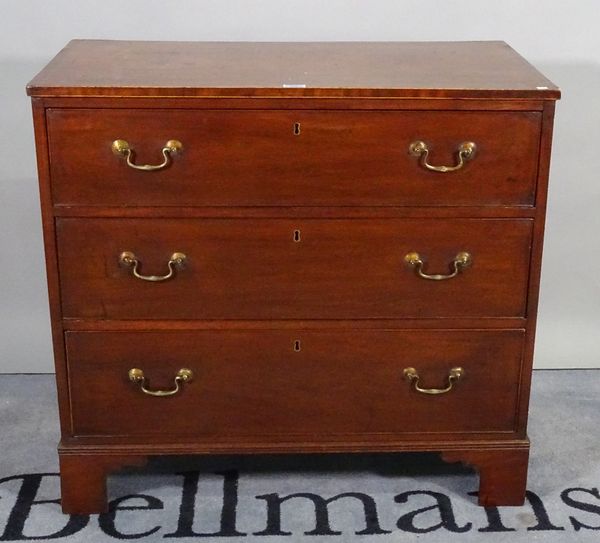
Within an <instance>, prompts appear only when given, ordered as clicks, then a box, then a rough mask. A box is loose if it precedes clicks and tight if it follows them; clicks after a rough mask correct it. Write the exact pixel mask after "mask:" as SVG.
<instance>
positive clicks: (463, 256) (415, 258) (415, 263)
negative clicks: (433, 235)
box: [404, 251, 473, 281]
mask: <svg viewBox="0 0 600 543" xmlns="http://www.w3.org/2000/svg"><path fill="white" fill-rule="evenodd" d="M404 261H405V262H406V263H407V264H408V265H409V266H412V267H413V268H414V269H415V271H416V273H417V275H418V276H419V277H421V278H423V279H430V280H431V281H443V280H444V279H452V278H453V277H456V276H457V275H458V274H459V273H460V272H461V271H462V270H464V269H465V268H468V267H469V266H470V265H471V264H472V263H473V257H471V255H470V254H469V253H467V252H466V251H461V252H460V253H458V254H457V255H456V256H455V257H454V260H453V261H452V263H451V264H450V269H451V272H450V273H446V274H439V273H436V274H429V273H424V272H423V266H424V263H423V260H422V259H421V255H420V254H419V253H416V252H410V253H408V254H407V255H405V256H404Z"/></svg>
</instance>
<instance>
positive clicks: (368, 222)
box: [57, 218, 533, 319]
mask: <svg viewBox="0 0 600 543" xmlns="http://www.w3.org/2000/svg"><path fill="white" fill-rule="evenodd" d="M532 224H533V222H532V221H531V220H529V219H516V220H508V219H381V220H372V219H364V220H320V219H297V220H288V219H73V218H63V219H58V220H57V236H58V253H59V269H60V280H61V295H62V304H63V306H62V311H63V315H64V316H65V317H79V318H101V319H355V318H357V319H360V318H405V317H410V318H419V317H515V316H523V315H524V312H525V303H526V287H527V277H528V269H529V255H530V244H531V233H532ZM123 252H130V253H132V254H134V255H135V256H136V258H137V260H138V266H137V267H136V268H135V271H137V273H138V274H140V275H167V274H168V273H170V268H169V265H168V262H169V259H170V258H171V255H172V254H173V253H175V252H181V253H184V254H185V255H186V260H185V262H184V267H183V268H182V269H177V263H174V264H173V265H172V266H171V268H172V269H173V277H171V278H170V279H168V280H165V281H160V282H152V281H146V280H142V279H139V278H136V277H134V267H133V266H132V262H131V261H129V264H128V263H127V262H120V260H119V259H120V255H122V253H123ZM414 252H418V253H419V255H420V257H421V260H422V261H423V266H422V270H421V271H422V273H427V274H450V273H451V272H452V270H453V264H452V263H453V262H454V260H455V259H456V257H457V255H458V253H461V252H468V253H469V254H470V255H471V265H470V266H468V267H465V268H460V269H459V273H458V274H457V275H456V276H455V277H453V278H449V279H447V280H440V281H433V280H428V279H425V278H422V277H419V275H418V274H417V269H416V267H415V266H411V265H409V264H408V263H407V262H406V261H405V255H407V254H409V253H414Z"/></svg>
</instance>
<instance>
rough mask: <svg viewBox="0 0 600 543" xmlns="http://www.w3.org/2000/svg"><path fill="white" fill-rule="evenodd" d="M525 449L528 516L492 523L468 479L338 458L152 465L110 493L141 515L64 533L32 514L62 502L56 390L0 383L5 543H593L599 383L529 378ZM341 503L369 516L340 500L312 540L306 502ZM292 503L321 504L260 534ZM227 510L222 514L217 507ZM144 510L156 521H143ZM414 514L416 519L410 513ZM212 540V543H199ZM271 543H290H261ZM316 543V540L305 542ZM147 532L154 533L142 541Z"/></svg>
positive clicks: (387, 458)
mask: <svg viewBox="0 0 600 543" xmlns="http://www.w3.org/2000/svg"><path fill="white" fill-rule="evenodd" d="M529 435H530V437H531V440H532V443H533V448H532V457H531V461H530V474H529V483H528V488H529V490H530V491H531V492H532V493H534V494H533V495H532V497H531V500H532V502H531V503H530V504H527V505H526V506H524V507H521V508H500V510H499V511H494V510H489V511H488V512H487V515H486V511H485V510H483V509H482V508H479V507H477V506H476V505H475V498H474V497H472V496H469V492H472V491H473V490H475V489H476V488H477V478H476V476H475V474H474V473H472V472H471V471H470V470H467V469H465V468H461V467H460V466H452V465H451V466H449V465H446V464H443V463H441V462H439V461H438V460H437V459H436V457H432V456H428V455H379V456H378V455H366V456H365V455H359V456H351V455H344V456H310V457H298V456H291V457H288V456H284V457H221V458H216V457H206V458H194V459H178V460H158V461H156V462H154V463H153V464H151V466H150V471H149V472H144V474H142V475H136V474H123V475H118V476H113V477H111V479H110V482H109V491H110V495H111V498H117V497H121V496H125V495H128V494H143V495H145V497H143V496H142V497H137V498H131V499H129V500H125V501H123V503H122V504H121V507H126V506H130V507H132V506H133V507H135V506H137V507H138V509H135V508H134V509H131V508H130V509H129V510H120V511H117V512H116V513H115V514H113V515H104V516H102V517H100V518H99V517H97V516H92V517H90V518H89V519H87V518H85V517H84V518H83V519H82V518H79V519H71V520H70V521H69V518H68V517H66V516H63V515H61V514H60V513H59V509H58V505H57V504H56V503H33V502H36V501H44V500H53V499H56V498H57V497H58V495H59V490H58V480H57V478H56V476H55V475H52V474H55V473H56V472H57V471H58V468H57V458H56V454H55V450H56V442H57V439H58V437H57V436H58V422H57V413H56V407H55V393H54V383H53V377H52V376H47V375H33V376H19V375H4V376H0V438H1V447H0V541H11V540H12V541H14V540H19V539H22V538H23V536H29V537H36V536H37V538H39V537H40V536H41V537H42V538H44V536H46V537H47V536H50V535H51V534H54V533H56V532H59V534H58V537H57V536H55V537H54V541H60V540H63V539H64V540H65V541H89V542H95V541H110V540H114V539H115V538H123V537H124V536H129V538H130V539H132V540H134V541H168V540H171V539H172V540H177V541H179V540H181V539H184V540H189V541H191V540H198V539H201V540H202V541H209V542H210V541H214V542H216V541H219V542H223V541H245V542H254V541H257V542H259V541H268V542H275V543H277V542H279V541H286V542H290V541H329V542H335V541H340V542H342V541H343V542H346V541H361V542H367V543H369V542H371V541H373V542H374V541H377V542H383V543H387V542H396V541H398V542H400V541H431V542H448V541H460V542H468V541H492V542H497V541H511V542H513V541H516V542H520V541H527V542H530V541H556V542H565V541H581V542H587V541H590V542H591V541H594V542H596V543H598V541H600V494H599V493H598V490H597V489H598V487H600V370H579V371H537V372H535V373H534V385H533V393H532V404H531V413H530V432H529ZM183 472H187V475H186V476H184V475H182V473H183ZM223 472H226V473H227V480H228V485H229V486H228V487H227V488H228V496H229V498H231V497H232V496H233V494H232V493H233V492H234V486H235V482H236V481H238V488H237V494H238V502H237V507H236V508H235V511H234V512H233V505H235V504H233V505H232V500H231V499H229V500H224V486H227V485H224V478H225V475H224V474H223ZM40 474H46V475H40ZM196 479H198V481H199V482H198V490H197V493H196V498H195V502H193V503H192V504H190V503H189V500H188V502H186V503H187V505H184V507H182V506H181V505H182V492H183V494H185V492H184V487H185V488H186V489H187V490H186V492H187V497H188V498H189V497H190V496H191V494H190V492H191V491H193V489H194V484H195V481H196ZM184 483H185V485H184ZM349 492H352V493H361V495H362V498H361V500H363V503H364V501H365V500H366V501H368V502H369V503H371V504H372V505H373V507H374V510H372V511H370V514H369V515H366V513H365V510H364V506H363V504H362V503H361V501H360V500H359V499H358V498H356V495H355V496H354V497H351V496H350V497H348V496H347V497H340V498H339V499H338V500H335V501H333V502H332V503H331V504H330V505H329V506H328V511H329V515H328V518H325V519H324V518H323V515H321V523H320V526H319V527H318V528H317V529H316V527H315V521H316V515H315V505H314V503H313V501H312V499H316V500H318V499H319V498H318V496H321V497H322V498H324V499H328V498H331V497H333V496H336V495H340V494H343V493H349ZM411 492H412V493H411ZM295 493H310V494H312V495H317V497H316V498H315V497H314V496H313V498H311V499H308V498H307V497H306V496H305V497H304V498H302V497H297V498H292V499H290V500H288V501H286V502H284V503H282V505H281V511H280V516H277V515H275V513H276V511H275V508H274V507H273V502H272V503H271V507H270V508H269V511H270V512H271V513H272V515H271V520H270V522H268V515H267V502H268V501H269V500H271V501H272V500H274V499H275V498H276V496H275V494H277V495H279V497H282V496H288V495H290V494H295ZM269 495H270V496H269ZM536 497H539V499H540V500H541V501H538V500H537V499H536ZM183 501H184V502H185V500H183ZM224 501H228V504H229V505H228V506H225V507H224V506H223V503H224ZM532 504H534V505H536V507H535V508H533V507H532ZM433 506H435V507H433ZM149 507H151V508H152V510H144V509H148V508H149ZM419 509H423V511H422V512H420V513H415V511H417V510H419ZM497 513H498V514H499V515H500V520H501V523H502V524H499V522H498V518H495V517H497ZM233 515H235V516H236V518H235V524H234V522H233ZM366 517H368V518H366ZM490 522H491V524H490ZM278 523H280V526H278ZM221 525H223V526H224V528H221ZM61 530H62V532H60V531H61ZM219 530H221V533H220V537H216V536H215V537H206V535H204V536H203V535H201V534H212V533H215V532H219ZM365 530H366V533H365V534H364V535H356V533H357V532H361V531H365ZM278 531H279V533H280V534H281V531H285V532H287V533H288V534H289V535H270V534H275V533H278ZM311 531H312V532H316V534H315V535H305V532H311ZM68 532H70V533H71V535H66V534H67V533H68ZM143 532H152V533H151V534H150V535H148V536H142V535H140V534H142V533H143ZM236 532H237V533H240V534H241V533H244V534H247V535H245V536H242V535H236ZM136 534H138V535H137V536H136Z"/></svg>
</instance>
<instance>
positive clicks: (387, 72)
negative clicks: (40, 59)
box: [28, 40, 560, 99]
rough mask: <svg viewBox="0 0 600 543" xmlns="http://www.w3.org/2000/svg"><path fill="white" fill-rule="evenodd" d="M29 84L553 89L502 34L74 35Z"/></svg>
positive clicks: (62, 87) (472, 93)
mask: <svg viewBox="0 0 600 543" xmlns="http://www.w3.org/2000/svg"><path fill="white" fill-rule="evenodd" d="M286 85H291V86H292V88H286V87H285V86H286ZM298 85H300V86H301V87H300V88H297V86H298ZM294 87H296V88H294ZM28 93H29V94H31V95H38V96H39V95H42V96H70V95H74V96H82V95H86V96H113V95H119V96H155V97H158V96H202V95H207V96H245V97H252V96H269V97H272V96H311V95H316V96H339V97H348V96H351V97H362V96H367V97H372V96H379V97H390V96H392V97H460V98H474V97H475V98H489V97H494V98H510V97H513V96H518V97H519V98H536V99H539V98H546V99H556V98H558V97H559V96H560V93H559V91H558V89H557V87H556V86H555V85H554V84H553V83H552V82H551V81H548V79H546V78H545V77H544V76H543V75H542V74H540V73H539V72H538V71H537V70H536V69H535V68H533V66H531V65H530V64H529V63H528V62H527V61H526V60H525V59H523V58H522V57H521V56H520V55H518V54H517V53H516V52H515V51H514V50H513V49H511V48H510V47H509V46H508V45H507V44H506V43H504V42H427V43H426V42H387V43H383V42H362V43H361V42H346V43H344V42H337V43H336V42H322V43H250V42H237V43H236V42H135V41H110V40H73V41H72V42H70V43H69V45H67V47H65V49H63V50H62V51H61V52H60V53H59V54H58V55H57V56H56V57H55V58H54V59H53V60H52V62H50V64H49V65H48V66H47V67H46V68H45V69H44V70H43V71H42V72H41V73H40V74H38V75H37V76H36V77H35V78H34V79H33V81H31V82H30V83H29V85H28Z"/></svg>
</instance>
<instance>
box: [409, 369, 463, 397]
mask: <svg viewBox="0 0 600 543" xmlns="http://www.w3.org/2000/svg"><path fill="white" fill-rule="evenodd" d="M403 374H404V378H405V379H408V380H409V381H410V382H411V383H412V385H413V388H414V389H415V390H416V391H417V392H420V393H421V394H445V393H446V392H450V391H451V390H452V387H453V386H454V383H455V382H456V381H458V380H459V379H460V378H461V377H463V376H464V374H465V370H463V369H462V368H452V369H451V370H450V372H449V373H448V386H447V387H446V388H422V387H420V386H419V379H420V378H421V377H420V376H419V374H418V372H417V370H416V369H415V368H404V372H403Z"/></svg>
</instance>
